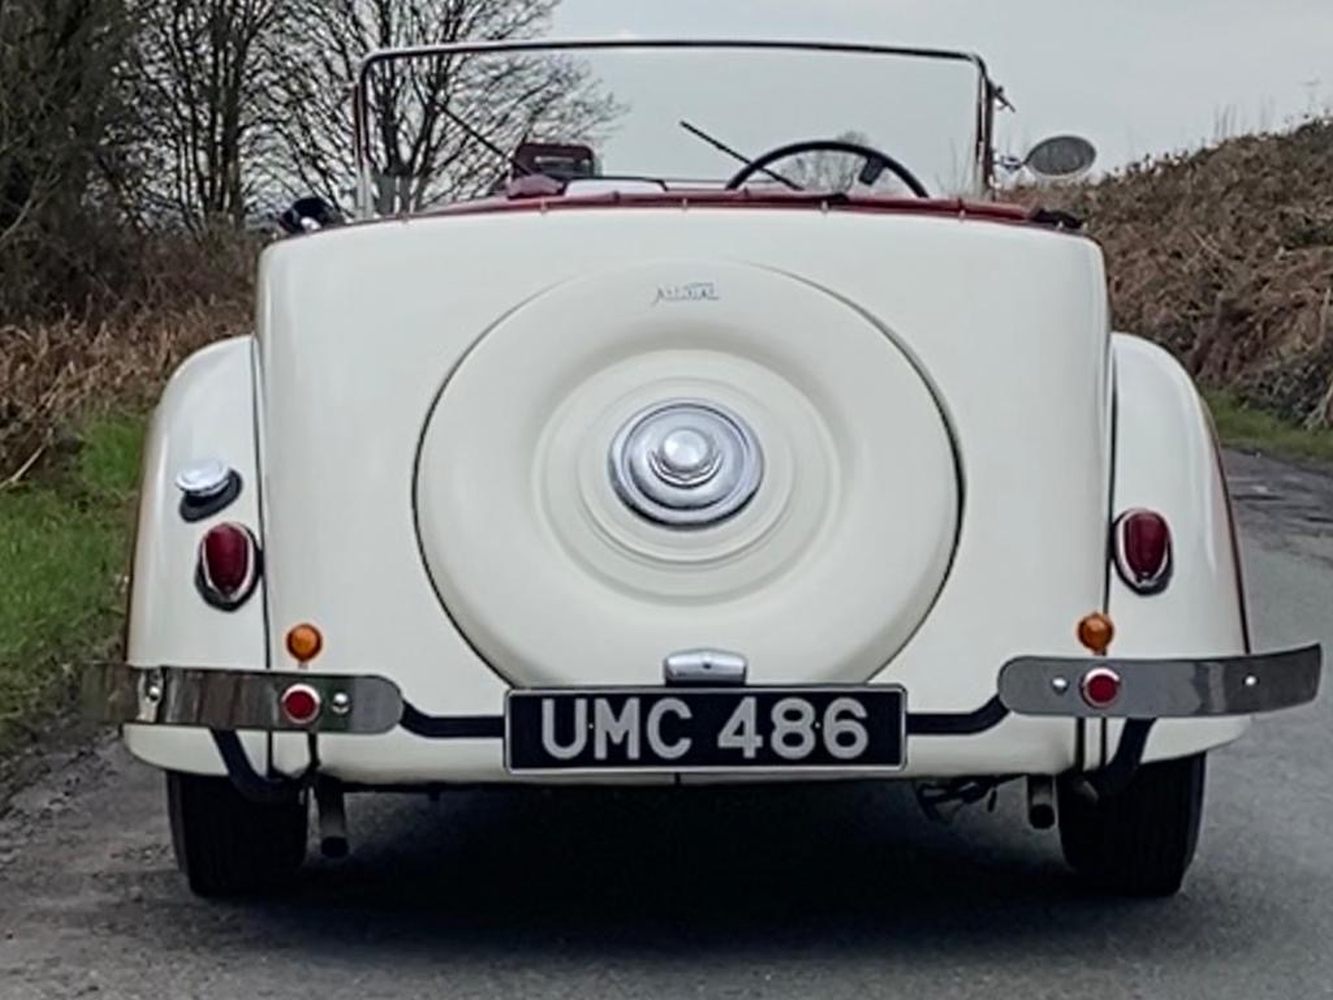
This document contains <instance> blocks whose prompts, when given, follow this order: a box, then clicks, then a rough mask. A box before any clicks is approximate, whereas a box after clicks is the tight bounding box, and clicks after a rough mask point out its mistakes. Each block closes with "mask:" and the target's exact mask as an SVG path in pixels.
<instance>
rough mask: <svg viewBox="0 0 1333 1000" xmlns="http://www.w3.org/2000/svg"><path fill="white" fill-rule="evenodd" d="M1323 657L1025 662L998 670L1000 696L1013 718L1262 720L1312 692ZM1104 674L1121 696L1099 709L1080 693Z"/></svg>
mask: <svg viewBox="0 0 1333 1000" xmlns="http://www.w3.org/2000/svg"><path fill="white" fill-rule="evenodd" d="M1322 660H1323V656H1322V653H1321V650H1320V647H1319V646H1317V645H1315V646H1306V647H1302V648H1300V649H1290V650H1285V651H1283V652H1278V653H1261V654H1254V655H1249V656H1236V657H1224V658H1213V659H1204V658H1191V659H1166V660H1118V659H1114V658H1109V659H1094V658H1092V657H1083V658H1069V659H1062V658H1055V657H1042V656H1024V657H1019V658H1018V659H1015V660H1011V661H1010V662H1009V663H1007V664H1005V665H1004V667H1003V669H1001V670H1000V679H999V698H1000V702H1001V703H1002V704H1003V705H1004V707H1005V708H1007V709H1008V710H1009V711H1011V712H1013V713H1015V714H1017V715H1044V716H1062V717H1064V718H1087V719H1189V718H1197V717H1206V716H1222V715H1235V716H1244V715H1261V714H1264V713H1267V712H1276V711H1280V710H1282V709H1286V708H1296V707H1297V706H1299V705H1305V704H1308V703H1309V702H1312V701H1314V699H1315V698H1316V696H1317V695H1318V694H1319V680H1320V674H1321V672H1322ZM1094 669H1099V670H1110V671H1113V672H1114V673H1115V674H1116V675H1117V676H1118V677H1119V679H1120V695H1119V697H1118V698H1116V700H1115V702H1114V703H1113V704H1111V705H1110V706H1108V707H1106V708H1096V707H1093V706H1092V705H1089V704H1088V703H1087V701H1085V700H1084V699H1083V697H1082V696H1081V694H1080V682H1081V680H1082V678H1083V677H1084V676H1085V675H1086V674H1087V672H1088V671H1090V670H1094Z"/></svg>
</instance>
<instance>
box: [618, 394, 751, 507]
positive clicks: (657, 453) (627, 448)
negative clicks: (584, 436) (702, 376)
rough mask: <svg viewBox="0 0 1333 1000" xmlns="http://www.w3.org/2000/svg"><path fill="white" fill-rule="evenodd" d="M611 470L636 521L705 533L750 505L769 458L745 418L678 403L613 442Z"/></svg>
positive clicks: (641, 418) (645, 416)
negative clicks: (639, 518) (638, 518)
mask: <svg viewBox="0 0 1333 1000" xmlns="http://www.w3.org/2000/svg"><path fill="white" fill-rule="evenodd" d="M610 469H611V481H612V483H613V485H614V486H615V489H616V493H617V494H619V496H620V498H621V500H623V501H624V502H625V504H626V506H628V507H629V508H630V509H631V510H632V511H634V512H635V513H636V514H639V515H640V516H642V517H645V518H647V519H649V520H651V521H656V522H657V523H659V524H666V525H670V526H672V527H688V528H702V527H708V526H709V525H713V524H717V523H719V522H721V521H724V520H726V519H727V518H729V517H731V516H732V515H733V514H735V513H737V512H738V511H739V510H741V509H742V508H743V507H744V506H745V505H746V504H747V503H749V501H750V498H751V497H753V496H754V494H755V492H756V491H757V490H758V489H759V483H760V481H761V480H762V479H763V471H764V459H763V454H762V452H761V451H760V449H759V442H758V441H757V440H756V438H755V436H754V433H753V432H752V431H751V430H750V428H749V427H748V426H746V424H745V422H744V421H742V420H741V419H740V418H739V417H738V416H736V415H735V414H733V413H730V412H728V411H726V410H724V409H722V408H721V407H719V406H716V405H714V404H711V403H703V402H694V401H677V402H672V403H665V404H662V405H660V406H656V407H653V408H652V409H650V410H646V411H644V412H643V413H640V414H639V415H638V416H636V417H635V418H634V419H633V420H631V421H630V422H629V423H628V424H626V425H625V427H624V428H623V429H622V430H621V431H620V433H619V434H617V435H616V438H615V440H614V441H613V442H612V443H611V456H610Z"/></svg>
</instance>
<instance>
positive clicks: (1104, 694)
mask: <svg viewBox="0 0 1333 1000" xmlns="http://www.w3.org/2000/svg"><path fill="white" fill-rule="evenodd" d="M1081 687H1082V689H1083V700H1084V701H1086V702H1087V703H1088V704H1089V705H1091V706H1092V707H1093V708H1110V707H1111V706H1112V705H1113V704H1115V700H1116V699H1117V698H1119V697H1120V675H1119V674H1117V673H1116V672H1115V671H1114V670H1108V669H1107V668H1105V667H1098V668H1097V669H1095V670H1089V671H1088V672H1087V673H1086V674H1084V675H1083V683H1082V685H1081Z"/></svg>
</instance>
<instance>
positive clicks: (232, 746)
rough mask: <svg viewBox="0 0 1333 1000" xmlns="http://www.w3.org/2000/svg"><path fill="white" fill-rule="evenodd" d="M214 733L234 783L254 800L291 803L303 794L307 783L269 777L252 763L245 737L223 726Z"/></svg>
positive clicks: (216, 744) (219, 751)
mask: <svg viewBox="0 0 1333 1000" xmlns="http://www.w3.org/2000/svg"><path fill="white" fill-rule="evenodd" d="M210 732H211V733H212V734H213V744H214V745H215V746H216V747H217V748H218V753H219V754H221V755H222V763H223V764H224V765H226V768H227V776H228V777H229V778H231V783H232V784H233V785H235V786H236V789H237V791H239V792H240V793H241V794H242V795H244V796H245V797H246V798H247V799H249V800H250V801H251V802H290V801H292V799H294V798H297V797H298V796H300V794H301V789H302V787H303V786H304V782H302V781H295V780H293V779H291V778H276V779H275V778H265V777H264V776H263V775H261V774H260V773H259V772H257V771H256V770H255V769H254V768H253V767H252V766H251V765H250V758H249V757H248V756H247V755H246V753H245V747H243V746H241V738H240V737H239V736H237V735H236V734H235V733H234V732H230V731H227V730H220V729H213V730H210Z"/></svg>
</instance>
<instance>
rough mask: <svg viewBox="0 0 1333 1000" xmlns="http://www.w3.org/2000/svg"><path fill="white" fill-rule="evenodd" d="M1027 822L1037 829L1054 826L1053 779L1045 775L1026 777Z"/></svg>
mask: <svg viewBox="0 0 1333 1000" xmlns="http://www.w3.org/2000/svg"><path fill="white" fill-rule="evenodd" d="M1028 822H1029V823H1031V824H1032V825H1033V826H1034V827H1035V828H1036V829H1038V830H1049V829H1050V828H1051V827H1053V826H1055V779H1054V778H1051V777H1048V776H1046V775H1032V776H1030V777H1029V778H1028Z"/></svg>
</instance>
